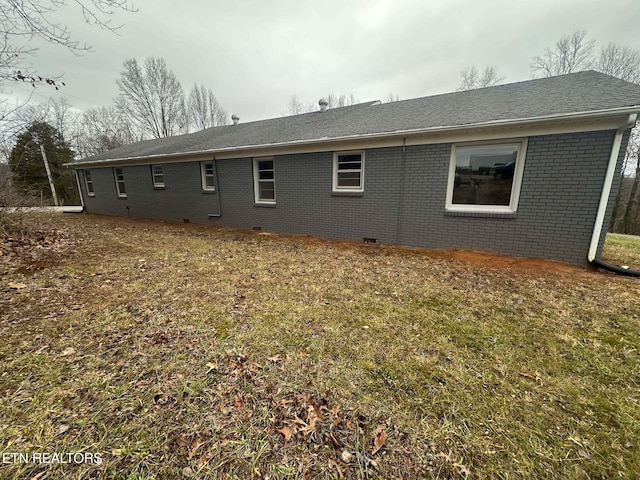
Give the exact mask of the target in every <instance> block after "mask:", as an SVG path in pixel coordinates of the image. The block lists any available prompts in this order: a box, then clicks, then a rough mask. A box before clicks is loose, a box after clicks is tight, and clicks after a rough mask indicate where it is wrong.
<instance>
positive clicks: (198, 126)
mask: <svg viewBox="0 0 640 480" xmlns="http://www.w3.org/2000/svg"><path fill="white" fill-rule="evenodd" d="M187 109H188V114H189V124H190V127H191V130H192V131H194V130H195V131H197V130H204V129H205V128H209V127H218V126H221V125H227V124H228V123H229V120H228V115H227V111H226V110H225V109H224V108H222V106H221V105H220V104H219V103H218V100H217V99H216V97H215V95H214V94H213V92H212V91H211V90H210V89H208V88H206V87H205V86H204V85H197V84H196V85H194V86H193V88H192V89H191V92H190V93H189V100H188V101H187Z"/></svg>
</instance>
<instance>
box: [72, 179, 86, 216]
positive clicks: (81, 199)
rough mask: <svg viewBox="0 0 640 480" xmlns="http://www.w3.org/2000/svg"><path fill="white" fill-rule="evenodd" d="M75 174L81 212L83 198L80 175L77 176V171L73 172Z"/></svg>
mask: <svg viewBox="0 0 640 480" xmlns="http://www.w3.org/2000/svg"><path fill="white" fill-rule="evenodd" d="M74 172H75V174H76V183H77V184H78V194H79V195H80V204H81V205H82V210H84V197H83V196H82V188H80V175H79V174H78V170H74Z"/></svg>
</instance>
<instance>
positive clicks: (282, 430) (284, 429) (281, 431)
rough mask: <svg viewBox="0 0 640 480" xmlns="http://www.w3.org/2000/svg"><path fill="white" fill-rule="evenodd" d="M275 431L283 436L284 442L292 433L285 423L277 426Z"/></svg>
mask: <svg viewBox="0 0 640 480" xmlns="http://www.w3.org/2000/svg"><path fill="white" fill-rule="evenodd" d="M276 432H278V433H279V434H280V435H282V436H283V437H284V441H285V442H288V441H289V440H291V435H293V432H292V431H291V429H290V428H289V427H287V426H286V425H285V426H284V427H282V428H278V429H277V430H276Z"/></svg>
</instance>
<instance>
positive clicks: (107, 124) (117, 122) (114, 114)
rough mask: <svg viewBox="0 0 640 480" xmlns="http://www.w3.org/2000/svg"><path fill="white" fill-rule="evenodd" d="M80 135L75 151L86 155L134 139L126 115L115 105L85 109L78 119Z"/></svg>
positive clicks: (103, 150)
mask: <svg viewBox="0 0 640 480" xmlns="http://www.w3.org/2000/svg"><path fill="white" fill-rule="evenodd" d="M79 123H80V135H79V136H78V142H77V143H76V146H75V147H76V152H77V153H78V155H79V156H80V157H86V156H89V155H93V154H96V153H100V152H105V151H107V150H111V149H113V148H117V147H121V146H123V145H127V144H129V143H132V142H134V141H136V137H135V135H134V133H133V128H132V126H131V124H130V123H129V121H128V119H127V117H126V116H125V115H123V114H122V113H121V112H120V111H119V110H118V109H117V108H116V107H114V106H110V107H98V108H93V109H91V110H87V111H86V112H84V114H83V115H82V118H81V119H80V122H79Z"/></svg>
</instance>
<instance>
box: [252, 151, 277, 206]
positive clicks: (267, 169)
mask: <svg viewBox="0 0 640 480" xmlns="http://www.w3.org/2000/svg"><path fill="white" fill-rule="evenodd" d="M253 189H254V192H255V200H256V203H276V176H275V168H274V164H273V158H254V159H253Z"/></svg>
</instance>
